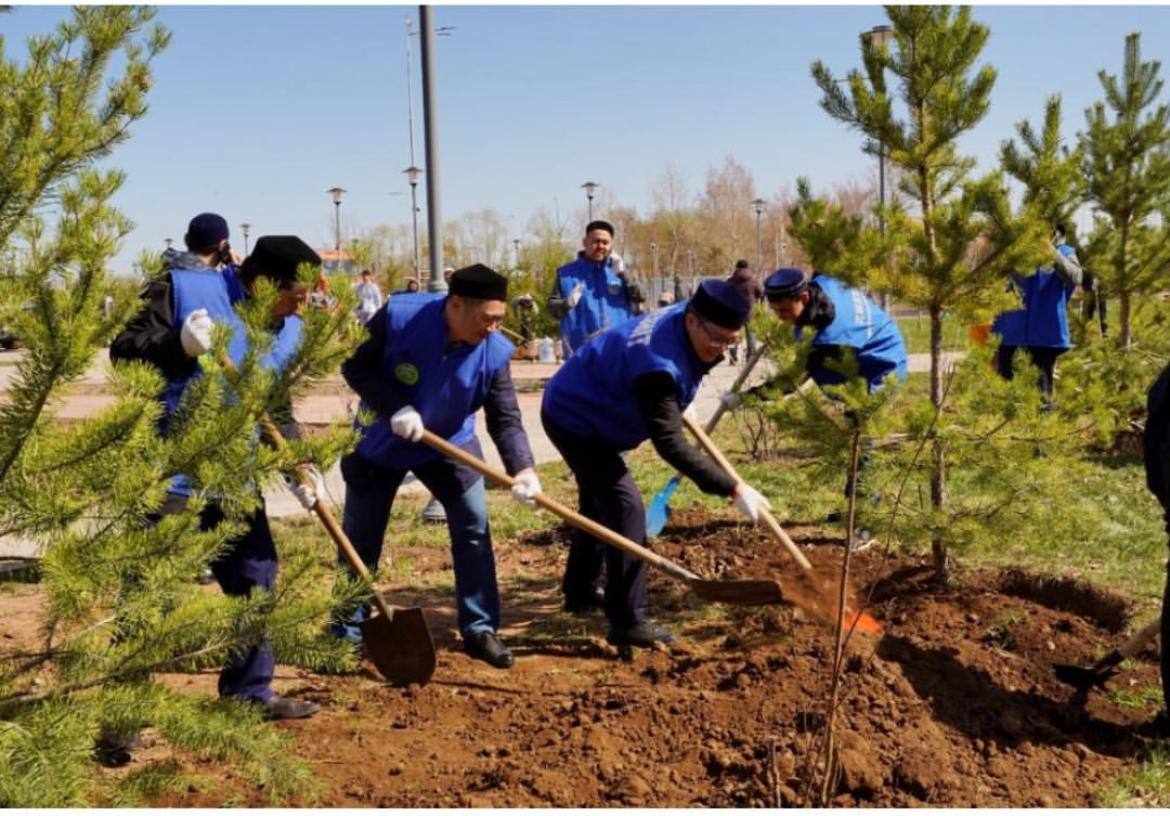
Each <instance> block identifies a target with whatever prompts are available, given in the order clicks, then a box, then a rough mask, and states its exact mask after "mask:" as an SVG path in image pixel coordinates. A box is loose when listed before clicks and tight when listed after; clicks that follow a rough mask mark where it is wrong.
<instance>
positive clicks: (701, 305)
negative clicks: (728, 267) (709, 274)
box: [691, 280, 752, 331]
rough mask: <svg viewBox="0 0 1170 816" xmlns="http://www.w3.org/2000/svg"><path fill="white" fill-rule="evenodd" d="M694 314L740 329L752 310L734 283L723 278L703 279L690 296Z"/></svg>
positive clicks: (729, 327)
mask: <svg viewBox="0 0 1170 816" xmlns="http://www.w3.org/2000/svg"><path fill="white" fill-rule="evenodd" d="M691 309H692V310H694V312H695V314H697V315H698V316H699V317H702V318H704V319H706V320H710V321H711V322H712V323H714V324H715V325H717V326H722V327H723V328H725V329H731V330H733V331H734V330H736V329H742V328H743V326H744V324H745V323H747V321H748V317H749V316H750V315H751V312H752V304H751V301H749V300H748V299H747V298H745V297H744V296H743V292H741V291H740V290H739V287H737V286H735V285H734V284H731V283H728V282H727V281H725V280H705V281H703V282H702V283H701V284H699V288H698V289H696V290H695V294H693V295H692V296H691Z"/></svg>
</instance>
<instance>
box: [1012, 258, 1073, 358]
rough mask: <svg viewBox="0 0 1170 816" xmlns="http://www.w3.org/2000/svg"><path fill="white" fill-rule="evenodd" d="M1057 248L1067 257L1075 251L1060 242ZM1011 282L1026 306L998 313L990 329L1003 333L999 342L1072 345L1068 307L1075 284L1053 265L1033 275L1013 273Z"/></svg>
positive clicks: (1029, 344)
mask: <svg viewBox="0 0 1170 816" xmlns="http://www.w3.org/2000/svg"><path fill="white" fill-rule="evenodd" d="M1058 249H1059V250H1060V254H1061V255H1064V256H1065V257H1066V258H1067V257H1069V256H1071V255H1075V254H1076V250H1074V249H1073V248H1072V247H1071V246H1069V245H1068V244H1061V245H1060V247H1058ZM1010 286H1012V287H1015V289H1016V291H1017V292H1018V293H1019V295H1020V301H1021V302H1022V303H1023V308H1022V309H1011V310H1009V311H1006V312H1002V313H1001V314H999V315H997V316H996V318H995V322H993V323H992V324H991V330H992V331H993V332H995V333H996V334H998V335H999V336H1000V338H1001V340H1000V342H1001V343H1002V344H1003V345H1005V346H1032V347H1034V348H1061V349H1067V348H1071V347H1072V337H1071V336H1070V335H1069V331H1068V308H1067V307H1068V299H1069V296H1070V295H1072V293H1073V287H1072V286H1069V285H1068V284H1067V283H1065V281H1064V278H1062V277H1061V276H1060V275H1059V274H1057V272H1056V270H1055V269H1053V268H1048V269H1037V270H1036V271H1035V272H1034V273H1033V274H1031V275H1013V276H1012V283H1011V284H1010Z"/></svg>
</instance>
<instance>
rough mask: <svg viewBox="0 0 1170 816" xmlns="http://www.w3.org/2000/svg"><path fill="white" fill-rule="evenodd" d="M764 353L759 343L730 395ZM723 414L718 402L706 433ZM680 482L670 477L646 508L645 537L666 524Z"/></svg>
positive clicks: (762, 346) (723, 411) (737, 389)
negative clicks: (671, 498) (671, 499)
mask: <svg viewBox="0 0 1170 816" xmlns="http://www.w3.org/2000/svg"><path fill="white" fill-rule="evenodd" d="M765 351H767V344H765V343H761V344H760V347H759V348H757V349H756V352H755V354H753V355H752V356H751V357H749V358H748V359H747V361H746V362H745V363H744V365H743V369H742V370H741V371H740V372H739V375H738V376H737V377H736V378H735V382H733V383H732V384H731V392H732V393H734V394H738V393H739V389H740V388H742V387H743V384H744V383H745V382H747V378H748V375H749V374H751V373H752V369H753V368H755V367H756V363H758V362H759V361H760V359H761V358H762V357H763V356H764V352H765ZM725 413H727V406H726V405H724V404H723V401H722V400H720V401H719V404H718V405H716V406H715V413H713V414H711V418H710V419H708V420H707V428H706V430H707V433H711V431H713V430H715V426H716V425H718V424H719V420H720V419H722V418H723V415H724V414H725ZM681 481H682V474H681V473H676V474H674V475H673V476H671V477H670V481H669V482H667V483H666V487H664V488H662V489H661V490H659V491H658V493H656V494H655V495H654V498H653V499H652V500H651V502H650V506H649V507H647V508H646V535H648V536H656V535H658V534H659V533H661V532H662V528H663V527H665V526H666V522H667V521H668V520H669V519H670V497H671V496H673V495H674V491H676V490H678V486H679V483H680V482H681Z"/></svg>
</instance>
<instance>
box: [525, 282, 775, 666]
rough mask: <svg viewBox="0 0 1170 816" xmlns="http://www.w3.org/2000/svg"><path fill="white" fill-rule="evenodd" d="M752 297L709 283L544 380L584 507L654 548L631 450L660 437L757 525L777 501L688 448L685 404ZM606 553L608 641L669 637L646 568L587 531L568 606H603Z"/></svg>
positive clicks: (668, 455) (686, 467)
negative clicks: (652, 602)
mask: <svg viewBox="0 0 1170 816" xmlns="http://www.w3.org/2000/svg"><path fill="white" fill-rule="evenodd" d="M750 310H751V304H750V303H749V302H748V301H747V299H746V298H744V296H743V295H742V294H741V293H740V291H739V290H738V289H737V288H736V287H735V286H734V285H733V284H731V283H728V282H727V281H712V280H708V281H704V282H703V283H702V285H701V286H700V287H699V289H698V290H697V291H696V292H695V295H694V297H692V298H691V299H690V300H689V301H687V302H685V303H677V304H675V305H673V306H670V307H667V308H664V309H656V310H655V311H653V312H649V313H647V314H645V315H642V316H641V317H638V318H635V319H633V320H630V321H628V322H626V323H624V324H622V325H621V326H618V327H617V328H615V329H610V330H609V331H605V332H602V333H601V334H599V335H597V336H596V337H594V338H593V339H592V340H589V341H588V342H586V343H585V344H584V345H583V346H582V347H581V348H580V349H578V351H577V353H576V354H575V355H574V356H573V357H572V358H571V359H570V360H569V361H568V362H566V363H565V365H564V366H563V367H562V368H561V369H560V370H559V371H558V372H557V373H556V374H555V375H553V377H552V379H551V380H550V381H549V383H548V386H547V387H546V388H545V392H544V401H543V404H542V406H541V422H542V423H543V424H544V429H545V431H546V432H547V433H548V436H549V439H550V440H552V443H553V445H555V446H556V448H557V450H559V451H560V453H561V455H562V456H563V457H564V459H565V463H566V464H567V465H568V466H569V469H570V470H572V472H573V476H574V477H575V478H576V480H577V490H578V497H579V498H578V500H579V506H580V511H581V514H582V515H584V516H586V517H587V518H589V519H592V520H593V521H596V522H598V523H599V524H601V525H603V526H605V527H608V528H609V529H611V530H613V531H615V532H617V533H620V534H621V535H623V536H625V537H626V538H628V539H630V540H632V541H633V542H634V543H636V544H640V545H642V546H646V512H645V510H644V508H643V506H642V497H641V495H640V494H639V493H638V487H637V485H635V484H634V480H633V478H632V477H631V476H630V472H629V470H628V468H627V467H626V462H625V459H624V458H623V454H624V453H625V452H626V451H628V450H631V449H633V448H635V447H637V446H638V445H639V444H641V443H642V442H644V441H645V440H646V439H650V440H651V441H652V442H653V444H654V448H655V450H657V451H658V454H659V455H660V456H662V458H663V459H665V460H666V461H667V462H669V463H670V464H671V465H673V466H674V467H675V468H676V469H677V470H678V471H680V472H681V473H682V474H683V475H685V476H686V477H687V478H689V479H691V480H692V481H694V482H695V484H696V485H698V486H699V488H700V489H701V490H703V491H704V492H706V493H712V494H714V495H718V496H728V497H731V498H732V499H734V501H735V506H736V507H737V508H738V509H739V510H740V511H741V512H743V513H744V515H746V516H747V517H748V518H750V519H751V520H752V522H753V523H754V522H755V521H756V519H757V515H758V512H759V508H760V507H761V506H763V507H770V505H769V504H768V500H767V499H765V498H764V497H763V496H762V495H760V493H759V492H758V491H756V490H755V489H754V488H752V487H750V486H748V485H746V484H742V483H739V482H737V481H736V480H735V479H734V478H733V477H732V476H730V475H729V474H727V473H726V472H725V471H724V470H723V469H722V468H721V467H720V466H719V465H718V464H717V463H716V462H715V461H714V460H711V459H709V458H707V457H706V456H705V455H704V454H702V453H701V452H700V451H699V450H698V449H697V448H695V447H693V446H692V445H690V444H688V442H687V441H686V437H685V436H684V434H683V421H682V412H683V411H684V410H686V409H687V407H688V406H689V405H690V404H691V402H692V401H693V400H694V398H695V394H696V393H697V392H698V390H699V384H700V383H701V382H702V379H703V377H704V375H706V374H707V372H709V371H710V370H711V369H712V368H713V367H714V366H715V365H716V364H717V363H719V362H720V361H721V360H722V359H723V352H724V351H725V350H726V349H727V348H728V347H729V346H731V345H732V344H734V343H736V342H738V341H739V332H740V330H741V329H742V328H743V326H744V324H745V323H746V322H747V319H748V314H749V312H750ZM603 560H604V564H605V570H606V588H605V613H606V617H607V618H608V619H609V633H608V640H609V642H610V643H612V644H614V645H616V646H642V647H649V646H652V645H653V644H655V643H671V642H673V640H674V635H673V634H672V633H671V632H670V631H668V630H667V629H665V628H663V627H661V626H658V625H656V624H654V623H651V622H650V621H649V620H647V608H648V599H647V596H646V566H645V564H644V563H643V562H642V561H640V560H638V559H636V558H634V557H633V556H631V555H628V554H626V553H625V552H623V551H622V550H619V549H617V548H615V547H612V546H606V545H602V544H601V543H600V542H599V541H598V540H597V539H595V538H593V537H592V536H589V535H586V534H584V533H581V532H578V533H577V534H576V536H575V538H574V539H573V543H572V545H571V547H570V550H569V561H568V564H567V566H566V568H565V576H564V580H563V583H562V589H563V590H564V594H565V607H566V609H568V610H569V611H575V610H584V609H588V608H590V607H591V606H592V604H593V593H594V591H595V590H594V586H595V585H596V582H597V579H598V577H599V575H600V573H601V569H602V562H603Z"/></svg>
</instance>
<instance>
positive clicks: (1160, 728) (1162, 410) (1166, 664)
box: [1142, 366, 1170, 738]
mask: <svg viewBox="0 0 1170 816" xmlns="http://www.w3.org/2000/svg"><path fill="white" fill-rule="evenodd" d="M1146 413H1147V418H1146V430H1145V433H1144V434H1143V435H1142V453H1143V455H1144V456H1143V458H1144V460H1145V466H1146V486H1147V487H1148V488H1149V489H1150V492H1151V493H1153V494H1154V496H1155V497H1156V498H1157V499H1158V503H1159V504H1161V505H1162V512H1163V515H1164V516H1165V520H1166V532H1167V533H1168V534H1170V366H1167V367H1166V368H1164V369H1163V370H1162V373H1161V374H1159V375H1158V379H1157V380H1155V381H1154V384H1153V385H1152V386H1150V390H1149V393H1148V394H1147V396H1146ZM1168 611H1170V561H1167V563H1166V589H1165V590H1164V591H1163V593H1162V627H1161V633H1160V638H1161V645H1162V659H1161V671H1162V702H1163V709H1162V710H1161V711H1160V712H1158V714H1157V715H1156V716H1155V717H1154V719H1153V720H1152V721H1151V722H1149V723H1147V725H1146V726H1145V730H1146V731H1148V732H1150V735H1151V736H1157V737H1163V738H1164V737H1170V714H1168V712H1170V649H1167V648H1166V644H1167V643H1170V614H1167V612H1168Z"/></svg>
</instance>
